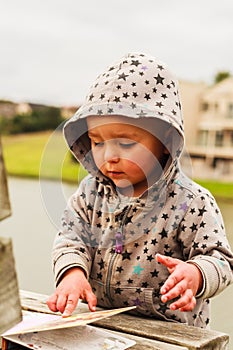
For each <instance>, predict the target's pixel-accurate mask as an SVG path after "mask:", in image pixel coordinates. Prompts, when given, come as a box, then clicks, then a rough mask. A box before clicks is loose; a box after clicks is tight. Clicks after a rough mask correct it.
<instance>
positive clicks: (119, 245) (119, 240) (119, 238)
mask: <svg viewBox="0 0 233 350" xmlns="http://www.w3.org/2000/svg"><path fill="white" fill-rule="evenodd" d="M130 208H131V206H128V208H127V210H126V211H125V213H124V216H123V219H122V222H121V226H120V231H117V232H116V234H115V242H116V244H115V252H114V253H113V254H112V256H111V258H110V262H109V267H108V273H107V278H106V295H107V298H108V300H109V301H110V302H111V303H112V302H113V299H112V297H111V292H110V282H111V277H112V268H113V264H114V262H115V260H116V257H117V255H118V254H122V251H123V227H124V224H125V220H126V218H127V215H128V213H129V211H130Z"/></svg>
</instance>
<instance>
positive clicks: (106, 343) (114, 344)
mask: <svg viewBox="0 0 233 350" xmlns="http://www.w3.org/2000/svg"><path fill="white" fill-rule="evenodd" d="M5 339H9V340H11V341H13V342H15V343H17V344H20V345H23V346H25V347H27V348H29V349H35V350H38V349H40V350H77V349H78V350H87V349H88V350H113V349H114V350H123V349H127V348H129V347H131V346H133V345H134V344H136V342H135V341H133V340H130V339H127V338H126V337H122V336H118V335H117V334H116V333H111V332H110V331H105V330H103V329H100V328H97V327H93V326H80V327H73V328H64V329H55V330H50V331H42V332H33V333H24V334H15V335H11V336H6V337H5Z"/></svg>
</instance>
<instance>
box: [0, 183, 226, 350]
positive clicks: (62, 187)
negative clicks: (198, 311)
mask: <svg viewBox="0 0 233 350" xmlns="http://www.w3.org/2000/svg"><path fill="white" fill-rule="evenodd" d="M75 188H76V187H75V186H74V185H68V184H61V183H59V182H52V181H43V182H41V183H40V182H39V181H37V180H28V179H19V178H10V179H9V192H10V199H11V203H12V211H13V214H12V216H11V217H9V218H8V219H6V220H4V221H3V222H1V223H0V235H1V236H5V237H11V238H12V241H13V249H14V256H15V261H16V270H17V275H18V281H19V288H20V289H24V290H29V291H34V292H38V293H44V294H51V293H52V292H53V290H54V283H53V272H52V265H51V258H50V257H51V248H52V243H53V239H54V236H55V234H56V232H57V229H58V226H59V223H60V216H61V214H62V212H63V209H64V207H65V204H66V201H67V199H68V197H69V196H70V194H71V193H73V192H74V190H75ZM218 204H219V206H220V208H221V211H222V214H223V217H224V221H225V225H226V229H227V232H228V238H229V241H230V244H231V247H233V225H232V223H233V217H232V214H233V203H225V202H219V203H218ZM232 297H233V285H231V286H230V287H228V288H227V289H226V290H225V291H224V292H223V293H221V294H220V295H219V296H216V297H214V298H213V299H212V321H211V328H212V329H214V330H218V331H220V332H224V333H228V334H229V335H230V345H229V349H231V348H233V326H232V324H233V316H232Z"/></svg>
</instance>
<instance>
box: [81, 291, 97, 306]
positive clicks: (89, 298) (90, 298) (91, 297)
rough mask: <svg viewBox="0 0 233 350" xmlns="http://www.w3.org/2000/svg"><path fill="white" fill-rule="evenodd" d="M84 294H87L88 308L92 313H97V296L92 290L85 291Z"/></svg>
mask: <svg viewBox="0 0 233 350" xmlns="http://www.w3.org/2000/svg"><path fill="white" fill-rule="evenodd" d="M84 294H85V299H86V301H87V302H88V307H89V309H90V311H96V304H97V299H96V296H95V294H94V293H93V292H92V290H90V291H85V293H84Z"/></svg>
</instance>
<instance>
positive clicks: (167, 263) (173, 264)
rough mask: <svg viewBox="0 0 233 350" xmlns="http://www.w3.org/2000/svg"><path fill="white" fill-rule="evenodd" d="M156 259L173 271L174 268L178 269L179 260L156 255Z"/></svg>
mask: <svg viewBox="0 0 233 350" xmlns="http://www.w3.org/2000/svg"><path fill="white" fill-rule="evenodd" d="M155 258H156V260H157V262H159V263H161V264H163V265H164V266H166V267H167V268H168V269H172V268H174V267H176V265H177V264H178V262H177V259H174V258H171V257H169V256H165V255H161V254H156V255H155Z"/></svg>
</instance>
